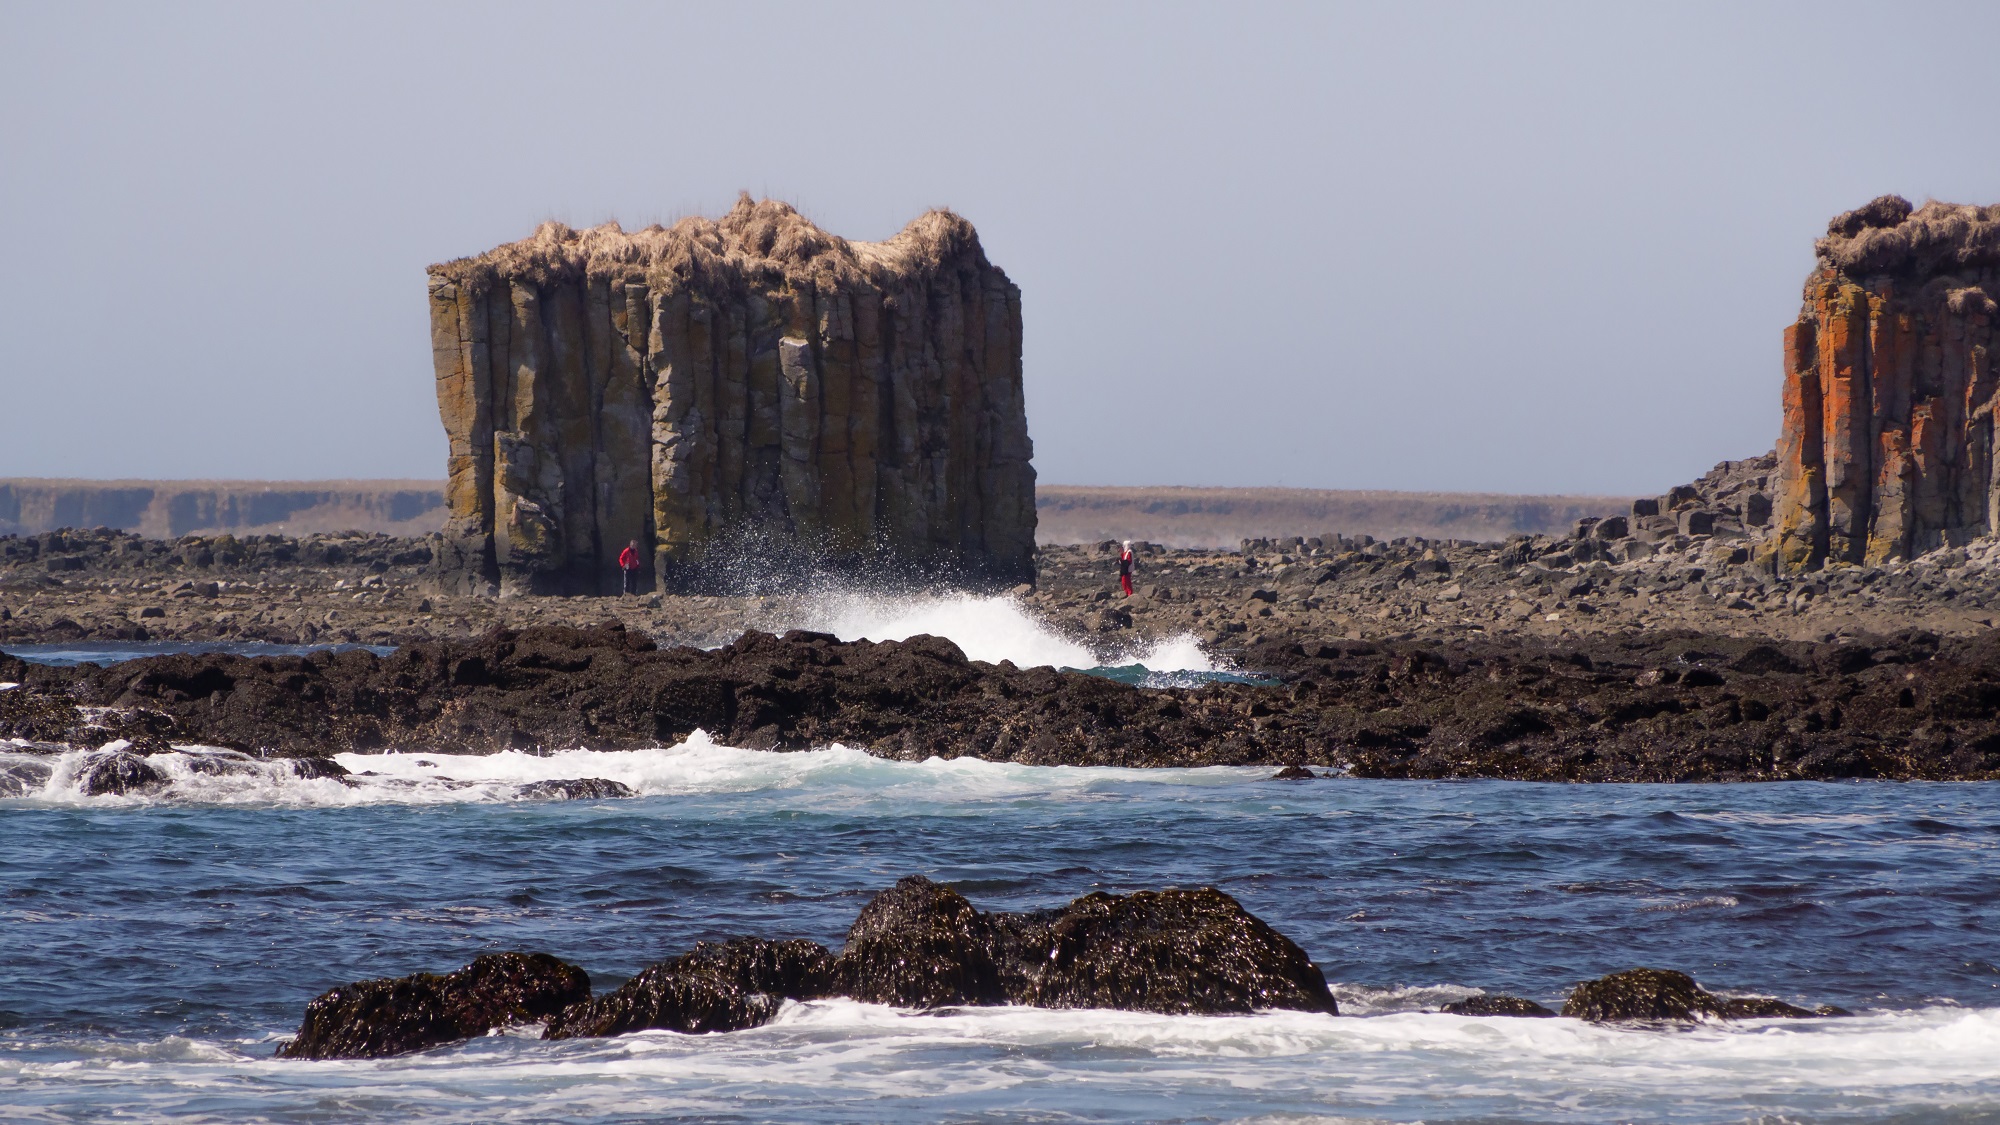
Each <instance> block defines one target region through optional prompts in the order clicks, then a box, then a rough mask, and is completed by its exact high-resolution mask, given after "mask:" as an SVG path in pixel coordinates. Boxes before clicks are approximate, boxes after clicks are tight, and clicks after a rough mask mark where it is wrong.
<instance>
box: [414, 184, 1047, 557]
mask: <svg viewBox="0 0 2000 1125" xmlns="http://www.w3.org/2000/svg"><path fill="white" fill-rule="evenodd" d="M430 293H431V325H432V349H433V356H434V359H435V364H436V370H437V383H438V404H439V410H440V414H441V416H442V418H443V420H444V424H445V429H446V432H447V435H448V436H449V438H450V442H451V449H450V458H451V459H450V485H449V489H448V501H449V507H450V511H451V523H450V527H449V529H448V531H447V533H446V536H445V539H446V544H445V549H444V550H442V551H440V559H441V564H440V578H441V580H442V581H443V583H444V584H445V585H446V586H447V587H448V588H453V589H479V588H486V587H493V588H497V589H499V590H500V591H502V592H509V593H562V594H577V593H589V594H595V593H611V592H615V591H616V590H617V588H618V584H619V574H618V570H617V567H616V563H615V560H616V558H617V555H618V552H619V551H620V550H621V549H622V548H623V546H624V545H625V544H626V543H627V542H629V541H634V540H636V541H638V542H639V543H640V544H641V547H642V551H643V552H644V553H645V554H647V555H648V556H649V557H650V558H651V559H652V561H653V566H652V568H651V571H652V576H656V577H657V579H658V580H659V581H660V582H663V583H665V584H666V585H667V586H668V587H670V588H675V589H702V588H732V587H733V588H742V587H745V586H754V585H758V584H761V583H763V582H765V581H768V580H769V579H770V578H772V577H774V576H775V577H780V578H783V577H788V576H792V575H795V574H797V573H799V572H801V571H826V570H833V571H837V572H843V573H855V574H860V575H863V576H870V575H873V576H879V577H882V578H890V579H898V580H907V579H909V578H929V579H941V580H945V581H953V582H959V583H964V584H971V585H985V586H992V585H1011V584H1013V583H1016V582H1021V581H1031V580H1032V578H1033V558H1032V553H1033V548H1034V527H1035V510H1034V471H1033V469H1032V467H1031V466H1030V458H1031V456H1032V453H1033V449H1032V446H1031V444H1030V442H1029V440H1028V434H1027V419H1026V411H1025V406H1024V403H1023V400H1022V396H1021V300H1020V291H1019V289H1017V288H1016V287H1015V286H1014V284H1013V283H1012V282H1011V281H1009V280H1008V278H1007V276H1006V275H1005V274H1004V273H1002V272H1001V271H1000V270H999V269H998V268H997V267H995V266H993V265H991V264H990V263H988V262H987V261H986V258H985V255H984V252H983V251H982V250H981V249H980V246H979V242H978V237H977V235H976V234H975V233H974V232H973V230H972V228H971V226H970V224H967V223H966V222H965V221H964V220H963V219H960V218H958V217H957V216H955V215H951V214H949V213H947V212H932V213H931V214H928V215H925V216H923V217H922V218H920V219H918V220H917V221H916V222H914V223H912V224H911V225H910V226H909V227H908V228H906V229H905V230H904V231H903V233H902V234H900V235H898V236H897V237H896V238H894V239H891V240H890V241H888V242H884V243H875V244H869V243H849V242H846V241H844V240H841V239H838V238H834V237H833V236H830V235H827V234H825V233H823V232H821V231H819V230H818V229H817V228H815V227H813V226H812V224H810V223H808V222H807V221H806V220H805V219H803V218H802V217H800V216H799V215H798V214H797V213H796V212H795V211H793V210H792V209H791V208H789V207H786V206H785V205H783V204H780V203H773V202H770V201H766V202H763V203H752V202H750V201H749V200H748V199H747V198H745V199H744V200H743V201H742V202H740V203H739V204H738V205H737V207H736V209H735V210H733V211H732V212H731V213H730V214H729V215H728V216H726V217H725V218H724V219H722V220H721V221H719V222H709V221H707V220H701V219H690V220H685V221H683V222H681V223H679V224H677V225H676V226H674V227H673V228H671V229H661V228H657V227H655V228H649V229H648V230H646V231H641V232H637V233H636V234H626V233H625V232H623V231H622V230H619V229H618V228H617V227H616V226H615V225H607V226H605V227H598V228H594V229H592V230H588V231H573V230H570V229H568V228H566V227H562V226H560V225H558V224H545V225H544V226H543V227H542V229H541V230H539V231H537V232H536V234H535V236H534V237H533V238H530V239H528V240H526V241H524V242H520V243H513V244H510V245H508V246H503V247H500V248H498V249H497V250H494V251H492V252H489V253H488V254H485V255H482V256H480V257H478V258H470V259H462V260H460V261H457V262H451V263H446V264H444V265H440V266H434V267H432V269H431V287H430Z"/></svg>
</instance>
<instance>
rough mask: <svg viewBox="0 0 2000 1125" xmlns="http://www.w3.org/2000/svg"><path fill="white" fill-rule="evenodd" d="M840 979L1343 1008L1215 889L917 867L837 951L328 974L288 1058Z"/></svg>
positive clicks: (1512, 1008) (421, 1045) (1058, 1004)
mask: <svg viewBox="0 0 2000 1125" xmlns="http://www.w3.org/2000/svg"><path fill="white" fill-rule="evenodd" d="M834 997H841V998H847V999H853V1000H860V1001H863V1002H865V1003H875V1004H889V1005H893V1006H895V1007H899V1008H908V1009H916V1010H935V1009H939V1008H952V1007H962V1006H992V1005H1001V1004H1015V1005H1022V1006H1027V1007H1035V1008H1096V1009H1110V1010H1115V1011H1131V1012H1159V1013H1165V1014H1171V1015H1221V1014H1239V1015H1240V1014H1248V1013H1251V1012H1259V1011H1274V1010H1275V1011H1298V1012H1317V1013H1323V1014H1326V1015H1331V1016H1337V1015H1339V1014H1340V1006H1339V1004H1338V1003H1336V1002H1335V1000H1334V997H1333V994H1332V992H1331V991H1330V990H1329V989H1328V987H1327V982H1326V977H1325V975H1324V974H1323V973H1322V972H1321V971H1320V969H1319V967H1318V966H1317V965H1315V964H1313V962H1312V960H1311V958H1309V957H1308V956H1307V955H1306V952H1305V951H1304V950H1303V949H1300V948H1299V946H1298V945H1297V944H1295V943H1294V942H1292V941H1291V940H1290V939H1289V938H1287V937H1285V936H1284V935H1283V934H1280V933H1278V932H1277V931H1276V930H1273V929H1272V928H1271V927H1270V926H1269V925H1267V924H1265V923H1264V922H1263V921H1262V920H1261V919H1259V918H1257V917H1256V916H1255V915H1253V914H1251V913H1250V912H1249V911H1248V910H1245V909H1244V908H1243V906H1242V904H1240V903H1238V902H1237V901H1236V900H1235V899H1234V898H1231V897H1230V896H1229V895H1227V894H1224V893H1223V892H1221V891H1218V890H1216V889H1215V888H1213V887H1203V888H1200V889H1197V890H1191V891H1190V890H1180V889H1174V888H1169V889H1166V890H1160V891H1139V892H1136V893H1133V894H1129V895H1112V894H1105V893H1103V892H1097V893H1093V894H1089V895H1085V896H1084V897H1082V898H1079V899H1076V900H1075V901H1073V902H1071V903H1069V904H1068V905H1067V906H1063V907H1059V908H1056V909H1052V910H1040V911H1033V912H1028V913H1021V914H1005V913H985V912H982V911H980V910H978V909H976V908H975V907H974V906H973V905H972V904H971V903H970V902H968V901H967V900H966V898H965V896H963V895H961V894H959V893H958V892H957V891H956V890H953V889H952V888H950V887H945V886H940V885H938V884H936V883H933V882H931V881H930V880H929V879H926V878H924V877H923V876H921V875H913V876H910V877H908V878H905V879H903V880H901V881H900V882H898V883H897V884H896V885H895V886H894V887H892V888H890V889H889V890H886V891H883V892H881V893H880V894H877V895H876V896H875V897H874V898H872V899H870V900H869V902H868V904H867V905H866V906H864V907H863V908H862V910H861V913H860V916H859V917H857V918H856V919H855V920H854V925H853V927H852V928H850V929H849V931H848V934H847V944H846V946H845V947H844V948H843V949H842V950H841V951H840V952H839V953H837V954H836V953H834V952H832V951H830V950H828V949H827V948H826V947H825V946H822V945H820V944H819V943H817V942H812V941H805V940H802V939H792V940H787V941H770V940H766V939H763V938H735V939H732V940H730V941H727V942H720V943H711V942H702V943H699V944H697V945H696V946H695V948H694V949H693V950H692V951H690V952H688V953H686V954H683V955H682V956H679V957H676V958H673V959H671V960H667V961H662V962H659V963H657V964H654V965H652V966H650V967H648V968H646V969H644V970H642V971H641V972H640V973H639V974H638V975H636V976H634V977H633V978H632V979H630V980H628V981H626V982H625V983H624V984H623V985H621V986H620V987H618V988H617V989H614V990H612V991H610V992H607V993H603V994H600V995H596V996H593V995H592V994H591V987H590V977H589V974H588V973H586V972H585V971H584V970H583V969H581V968H578V967H577V966H575V965H572V964H569V963H567V962H564V961H561V960H558V959H557V958H555V957H552V956H550V955H548V954H546V953H532V954H530V953H499V954H488V955H486V956H484V957H480V958H478V959H477V960H475V961H473V962H472V963H471V964H469V965H467V966H465V967H464V968H462V969H458V970H456V971H454V972H451V973H448V974H443V975H438V974H431V973H417V974H413V975H411V976H407V977H399V978H395V979H380V980H368V981H359V982H356V983H354V984H349V985H344V986H341V987H339V988H334V989H330V990H328V991H327V992H325V993H322V994H321V995H320V996H318V997H317V998H315V999H314V1000H313V1001H312V1002H311V1003H310V1004H309V1005H307V1007H306V1013H305V1018H304V1021H303V1023H302V1025H301V1026H300V1028H299V1034H298V1035H297V1036H296V1037H294V1038H292V1039H289V1040H286V1041H285V1042H284V1043H282V1044H280V1045H279V1047H278V1051H277V1053H278V1055H279V1057H281V1058H291V1059H337V1058H381V1057H385V1056H391V1055H400V1054H408V1053H410V1052H414V1051H422V1050H426V1049H428V1048H431V1047H437V1046H442V1045H445V1044H448V1043H453V1042H458V1041H462V1040H465V1039H470V1038H474V1037H476V1036H480V1035H485V1034H488V1033H489V1032H492V1031H496V1030H500V1029H503V1028H506V1027H509V1026H519V1025H526V1024H534V1023H540V1024H542V1025H543V1030H542V1038H544V1039H576V1038H595V1037H603V1036H612V1035H625V1034H629V1033H632V1032H637V1031H675V1032H681V1033H683V1034H704V1033H715V1032H726V1031H741V1030H745V1029H748V1028H753V1027H758V1026H761V1025H763V1024H766V1023H769V1022H770V1021H771V1020H772V1019H773V1018H774V1017H775V1016H776V1015H777V1013H778V1009H779V1008H780V1006H781V1005H782V1004H783V1003H784V1002H785V1001H786V1000H820V999H827V998H834ZM1442 1010H1443V1011H1444V1012H1446V1013H1447V1014H1452V1015H1464V1016H1517V1017H1548V1016H1553V1015H1555V1014H1556V1013H1555V1012H1553V1011H1551V1010H1549V1009H1548V1008H1545V1007H1543V1006H1542V1005H1540V1004H1537V1003H1535V1002H1534V1001H1532V1000H1525V999H1522V998H1520V997H1515V996H1504V995H1475V996H1472V997H1468V998H1467V999H1465V1000H1461V1001H1456V1002H1454V1003H1451V1004H1448V1005H1446V1006H1445V1007H1444V1008H1443V1009H1442ZM1561 1014H1562V1015H1564V1016H1568V1017H1572V1018H1576V1019H1582V1020H1588V1021H1591V1022H1594V1023H1652V1024H1663V1023H1690V1022H1695V1021H1700V1020H1724V1021H1727V1020H1741V1019H1773V1018H1778V1019H1810V1018H1815V1017H1822V1016H1839V1015H1847V1014H1848V1013H1847V1012H1845V1011H1843V1010H1841V1009H1839V1008H1835V1007H1832V1006H1822V1007H1819V1008H1817V1009H1807V1008H1801V1007H1798V1006H1796V1005H1793V1004H1789V1003H1786V1002H1785V1001H1782V1000H1778V999H1776V998H1773V997H1766V996H1733V997H1725V996H1720V995H1717V994H1715V993H1712V992H1710V991H1708V990H1706V989H1704V988H1702V987H1701V986H1700V985H1698V984H1696V983H1695V981H1694V979H1693V978H1691V977H1689V976H1688V975H1687V974H1685V973H1681V972H1676V971H1672V970H1660V969H1633V970H1629V971H1627V972H1622V973H1614V974H1612V975H1610V976H1607V977H1602V978H1599V979H1597V980H1592V981H1585V982H1583V983H1581V984H1578V985H1577V986H1576V987H1575V988H1574V990H1572V991H1571V993H1570V994H1569V998H1568V1000H1567V1001H1566V1002H1565V1003H1564V1005H1563V1008H1562V1013H1561Z"/></svg>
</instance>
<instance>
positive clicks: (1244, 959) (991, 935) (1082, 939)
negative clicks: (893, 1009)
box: [834, 876, 1338, 1013]
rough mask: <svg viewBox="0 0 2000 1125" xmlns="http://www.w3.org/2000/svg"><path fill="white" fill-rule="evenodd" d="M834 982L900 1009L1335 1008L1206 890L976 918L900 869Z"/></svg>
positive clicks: (1239, 914) (864, 920)
mask: <svg viewBox="0 0 2000 1125" xmlns="http://www.w3.org/2000/svg"><path fill="white" fill-rule="evenodd" d="M834 980H835V983H834V991H835V992H836V993H837V994H839V995H843V996H851V997H853V998H854V999H856V1000H868V1001H873V1002H876V1003H886V1004H896V1005H898V1006H902V1007H920V1008H928V1007H941V1006H945V1005H952V1004H1005V1003H1013V1004H1027V1005H1032V1006H1034V1007H1042V1008H1115V1009H1121V1010H1125V1011H1148V1012H1176V1013H1222V1012H1250V1011H1257V1010H1261V1009H1266V1008H1285V1009H1292V1010H1298V1011H1313V1012H1336V1013H1337V1012H1338V1008H1337V1006H1336V1005H1335V1003H1334V1000H1333V996H1332V994H1331V993H1330V992H1328V990H1327V987H1326V978H1325V977H1324V976H1323V975H1322V974H1321V973H1320V971H1319V969H1318V968H1317V967H1316V966H1315V965H1314V964H1313V963H1312V960H1311V959H1310V958H1308V957H1307V956H1306V955H1305V952H1304V951H1303V950H1301V949H1300V948H1299V947H1298V946H1297V945H1295V944H1293V943H1292V942H1291V941H1290V940H1289V939H1287V938H1285V937H1284V936H1283V935H1281V934H1279V933H1278V932H1277V931H1275V930H1273V929H1271V928H1270V927H1269V926H1268V925H1266V924H1265V923H1264V922H1263V921H1261V920H1260V919H1258V918H1257V917H1256V916H1255V915H1253V914H1251V913H1250V912H1249V911H1247V910H1245V909H1243V907H1242V905H1241V904H1240V903H1238V902H1237V901H1236V900H1235V899H1233V898H1231V897H1229V896H1228V895H1226V894H1223V893H1222V892H1221V891H1218V890H1215V889H1214V888H1212V887H1210V888H1203V889H1201V890H1196V891H1183V890H1165V891H1139V892H1137V893H1134V894H1130V895H1111V894H1104V893H1102V892H1099V893H1096V894H1090V895H1085V896H1084V897H1082V898H1080V899H1077V900H1075V901H1074V902H1071V903H1070V904H1069V905H1068V906H1066V907H1063V908H1061V909H1058V910H1047V911H1037V912H1031V913H1026V914H983V913H981V912H980V911H978V910H976V909H974V908H973V906H972V904H971V903H969V902H967V901H966V900H965V898H964V897H963V896H961V895H959V894H958V892H956V891H953V890H951V889H949V888H947V887H941V886H938V885H937V884H935V883H932V882H930V881H929V880H928V879H925V878H923V877H922V876H911V877H909V878H907V879H904V880H902V881H901V882H899V883H897V884H896V886H895V887H894V888H892V889H890V890H888V891H884V892H883V893H882V894H880V895H877V896H876V897H875V898H874V899H873V900H871V901H870V902H869V904H868V906H867V907H866V908H864V909H863V910H862V913H861V917H860V918H858V919H856V920H855V923H854V928H853V929H852V930H851V931H850V932H849V935H848V944H847V948H846V949H845V950H844V951H842V953H841V955H840V960H839V963H838V964H837V965H836V966H835V969H834Z"/></svg>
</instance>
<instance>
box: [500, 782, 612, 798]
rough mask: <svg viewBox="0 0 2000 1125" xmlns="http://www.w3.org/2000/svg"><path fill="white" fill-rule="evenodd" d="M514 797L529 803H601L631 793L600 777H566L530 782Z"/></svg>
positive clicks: (516, 791)
mask: <svg viewBox="0 0 2000 1125" xmlns="http://www.w3.org/2000/svg"><path fill="white" fill-rule="evenodd" d="M514 795H515V796H517V797H520V798H521V799H523V800H529V801H603V800H609V799H612V798H616V797H630V796H632V795H633V793H632V789H631V787H630V786H628V785H626V784H625V783H624V782H620V781H611V780H609V779H607V778H602V777H567V778H561V779H552V780H548V781H531V782H529V783H527V784H526V785H523V786H521V787H520V788H519V789H517V790H515V791H514Z"/></svg>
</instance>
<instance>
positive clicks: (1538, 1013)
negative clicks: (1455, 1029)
mask: <svg viewBox="0 0 2000 1125" xmlns="http://www.w3.org/2000/svg"><path fill="white" fill-rule="evenodd" d="M1438 1011H1440V1012H1444V1013H1445V1014H1447V1015H1453V1016H1525V1017H1530V1018H1535V1019H1544V1018H1547V1017H1550V1016H1553V1015H1555V1013H1554V1012H1553V1011H1550V1010H1549V1009H1547V1008H1545V1007H1543V1006H1542V1005H1540V1004H1537V1003H1535V1002H1534V1001H1533V1000H1526V999H1523V998H1521V997H1519V996H1505V995H1498V994H1496V995H1488V996H1468V997H1466V998H1465V999H1463V1000H1454V1001H1452V1002H1451V1003H1449V1004H1446V1005H1444V1006H1443V1007H1441V1008H1439V1009H1438Z"/></svg>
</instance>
